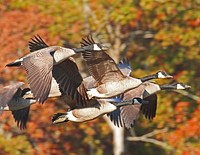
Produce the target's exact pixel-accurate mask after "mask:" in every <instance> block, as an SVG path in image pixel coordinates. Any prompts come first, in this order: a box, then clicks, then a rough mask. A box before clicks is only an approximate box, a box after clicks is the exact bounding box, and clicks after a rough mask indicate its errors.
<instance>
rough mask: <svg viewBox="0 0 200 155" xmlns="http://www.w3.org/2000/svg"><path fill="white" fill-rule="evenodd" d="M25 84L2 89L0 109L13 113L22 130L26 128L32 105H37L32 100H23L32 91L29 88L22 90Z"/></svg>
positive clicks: (17, 83) (15, 84)
mask: <svg viewBox="0 0 200 155" xmlns="http://www.w3.org/2000/svg"><path fill="white" fill-rule="evenodd" d="M23 84H24V83H23V82H16V83H14V84H11V85H8V86H5V87H3V88H1V89H0V109H1V111H11V112H12V115H13V117H14V119H15V122H17V126H18V127H19V128H20V129H24V128H26V122H27V120H28V115H29V110H30V105H31V104H33V103H36V100H34V99H32V98H30V99H24V98H23V95H24V94H25V93H26V92H28V91H30V90H29V89H28V88H25V89H21V87H22V85H23Z"/></svg>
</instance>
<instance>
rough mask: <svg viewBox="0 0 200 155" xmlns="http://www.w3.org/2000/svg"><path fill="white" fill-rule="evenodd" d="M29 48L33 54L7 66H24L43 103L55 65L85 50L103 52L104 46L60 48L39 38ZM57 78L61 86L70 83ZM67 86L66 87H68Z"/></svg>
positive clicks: (36, 93)
mask: <svg viewBox="0 0 200 155" xmlns="http://www.w3.org/2000/svg"><path fill="white" fill-rule="evenodd" d="M29 48H30V51H31V52H32V53H30V54H27V55H25V56H24V57H22V58H19V59H17V60H16V61H14V62H11V63H9V64H7V65H6V66H8V67H13V66H20V65H22V66H23V67H24V68H25V70H26V72H27V79H28V83H29V84H30V89H31V91H32V93H33V95H34V97H35V99H36V100H37V101H38V102H39V103H43V102H44V101H45V100H46V99H47V98H48V95H49V92H50V88H51V81H52V76H53V74H54V73H53V68H54V66H55V65H59V64H60V63H62V62H63V61H64V60H69V59H68V58H69V57H71V56H73V55H75V54H76V53H80V52H83V51H85V50H89V51H90V50H94V51H97V50H102V49H103V46H100V45H99V44H92V45H89V46H84V47H81V48H72V49H69V48H64V47H60V46H48V45H47V44H46V43H45V42H44V41H43V40H42V39H41V37H39V36H38V37H35V39H32V41H30V42H29ZM56 76H57V79H58V81H59V82H58V83H59V84H60V83H64V84H66V83H67V84H69V83H68V82H69V81H65V80H66V79H65V77H62V75H56ZM63 81H65V82H63ZM78 82H79V81H77V84H74V83H73V84H74V87H73V88H71V89H72V91H73V92H75V91H76V88H77V87H78V86H79V83H78ZM67 84H66V85H67ZM60 85H62V84H60ZM66 85H65V86H64V87H67V86H66ZM66 91H67V93H68V94H70V93H71V92H69V91H70V90H69V89H68V90H66ZM75 96H76V94H74V97H75ZM78 101H79V100H78Z"/></svg>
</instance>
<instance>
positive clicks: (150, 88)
mask: <svg viewBox="0 0 200 155" xmlns="http://www.w3.org/2000/svg"><path fill="white" fill-rule="evenodd" d="M187 88H190V86H189V85H186V84H184V83H180V82H175V83H171V84H164V85H158V84H156V83H152V82H144V83H143V84H141V85H140V86H138V87H137V88H134V89H131V90H129V91H127V92H125V93H124V98H123V100H124V101H126V100H129V99H131V98H134V97H140V98H142V99H145V100H146V101H149V103H148V104H143V105H138V106H135V105H127V106H124V107H121V108H120V109H117V110H116V111H113V112H112V113H110V114H108V116H109V117H110V119H111V121H113V123H114V124H116V125H117V126H121V127H124V126H125V127H126V128H131V127H133V125H134V123H135V120H136V119H137V118H138V116H139V112H140V111H142V113H143V114H144V115H145V117H146V118H147V119H150V120H151V119H153V118H154V117H155V115H156V109H157V95H156V94H155V93H157V92H158V91H160V90H176V89H187Z"/></svg>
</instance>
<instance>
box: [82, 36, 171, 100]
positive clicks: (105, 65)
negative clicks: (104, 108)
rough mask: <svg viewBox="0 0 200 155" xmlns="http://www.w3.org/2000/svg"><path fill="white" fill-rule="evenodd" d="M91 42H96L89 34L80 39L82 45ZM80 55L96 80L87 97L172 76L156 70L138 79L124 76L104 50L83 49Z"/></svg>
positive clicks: (128, 88)
mask: <svg viewBox="0 0 200 155" xmlns="http://www.w3.org/2000/svg"><path fill="white" fill-rule="evenodd" d="M93 44H96V43H95V42H94V40H93V38H92V37H91V36H88V37H87V38H86V39H82V42H81V46H82V47H84V46H89V45H93ZM82 56H83V58H84V60H85V62H86V64H87V67H88V70H89V73H90V74H91V75H92V76H93V78H94V79H95V80H96V81H97V86H96V88H92V89H90V90H88V91H87V94H88V97H89V98H92V97H96V98H109V97H113V96H116V95H119V94H121V93H124V92H125V91H127V90H130V89H133V88H135V87H137V86H139V85H140V84H142V83H143V82H145V81H148V80H151V79H155V78H172V76H170V75H168V74H163V72H158V73H156V74H154V75H149V76H146V77H145V78H140V79H137V78H133V77H130V76H126V75H124V74H123V73H122V72H121V71H120V69H119V68H118V66H117V65H116V63H115V61H114V60H113V59H112V58H111V57H110V56H109V55H108V54H107V53H106V52H105V50H100V51H92V50H90V51H89V50H85V51H83V52H82Z"/></svg>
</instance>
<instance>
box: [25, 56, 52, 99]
mask: <svg viewBox="0 0 200 155" xmlns="http://www.w3.org/2000/svg"><path fill="white" fill-rule="evenodd" d="M22 64H23V66H24V68H25V69H26V71H27V79H28V83H29V84H30V89H31V92H32V93H33V95H34V97H35V99H36V100H37V101H39V103H44V101H45V100H46V99H47V98H48V95H49V92H50V89H51V80H52V69H53V58H52V56H51V55H50V54H49V53H46V52H45V53H44V52H40V53H37V54H36V55H34V56H30V57H26V58H24V59H23V62H22Z"/></svg>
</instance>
